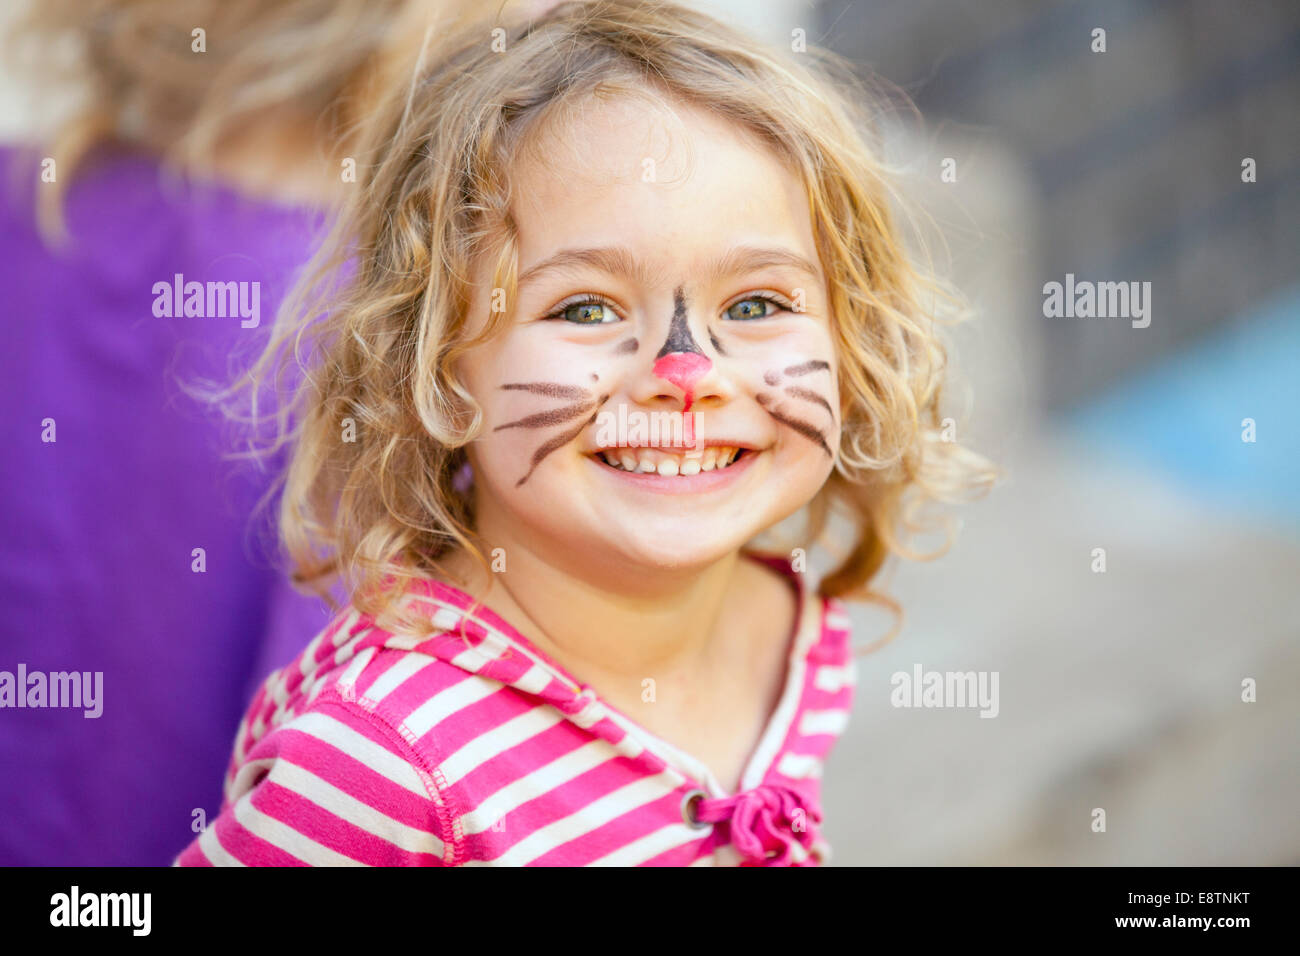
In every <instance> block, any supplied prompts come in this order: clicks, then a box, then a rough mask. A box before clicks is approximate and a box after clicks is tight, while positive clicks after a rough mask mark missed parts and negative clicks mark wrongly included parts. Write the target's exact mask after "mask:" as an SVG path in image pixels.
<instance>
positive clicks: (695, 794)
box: [682, 789, 713, 830]
mask: <svg viewBox="0 0 1300 956" xmlns="http://www.w3.org/2000/svg"><path fill="white" fill-rule="evenodd" d="M707 796H708V794H707V793H705V792H704V791H703V790H698V789H696V790H690V791H687V793H686V796H684V797H682V820H683V821H684V822H685V823H686V824H687V825H688V826H691V827H694V828H695V829H696V830H710V829H712V828H713V824H712V823H702V822H701V821H699V820H697V819H696V818H695V808H696V807H698V806H699V805H700V801H701V800H703V799H704V798H705V797H707Z"/></svg>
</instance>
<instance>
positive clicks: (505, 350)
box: [464, 334, 607, 493]
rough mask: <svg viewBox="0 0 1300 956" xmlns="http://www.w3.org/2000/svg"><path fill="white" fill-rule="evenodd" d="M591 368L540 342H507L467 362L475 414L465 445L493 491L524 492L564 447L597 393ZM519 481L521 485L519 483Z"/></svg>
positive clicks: (594, 405)
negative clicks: (479, 425)
mask: <svg viewBox="0 0 1300 956" xmlns="http://www.w3.org/2000/svg"><path fill="white" fill-rule="evenodd" d="M598 366H599V363H598V362H597V361H595V360H594V357H592V356H591V355H590V354H583V352H582V350H575V349H573V348H571V347H569V348H566V347H565V343H563V342H556V341H554V340H551V341H547V340H546V339H544V338H543V337H540V336H532V337H530V336H528V335H526V334H518V335H511V336H507V339H506V341H504V342H502V343H501V344H500V345H499V346H497V347H496V348H491V349H484V350H483V351H482V352H481V353H479V354H477V355H476V356H475V360H474V362H473V364H472V367H467V368H466V369H465V371H464V381H465V383H466V386H467V387H468V388H469V389H470V392H471V394H473V395H474V397H475V399H476V400H477V401H478V403H479V405H480V407H481V408H482V410H483V430H482V431H481V433H480V435H479V437H478V438H477V439H476V440H475V442H474V443H473V449H472V457H473V459H474V460H476V462H477V464H476V470H478V471H481V472H483V473H484V474H485V477H486V478H488V479H489V480H488V484H489V485H491V486H492V487H493V488H495V489H497V490H498V491H500V492H501V493H511V492H516V491H518V492H521V493H522V492H527V490H528V481H529V480H531V479H532V474H533V472H534V470H535V469H536V468H537V466H538V465H539V464H540V463H541V462H542V461H544V460H546V459H548V458H549V457H550V456H551V455H552V454H554V453H555V452H557V451H559V450H560V449H562V448H563V447H565V446H567V445H569V444H570V443H571V442H572V440H573V439H574V438H575V437H576V436H577V434H578V433H579V432H581V431H582V429H583V428H585V427H586V426H587V425H588V424H589V423H590V420H591V418H592V417H593V416H594V415H595V413H596V411H597V409H598V408H599V406H600V403H601V402H602V401H603V399H604V397H605V396H604V394H603V393H602V392H601V391H600V387H601V386H600V382H601V379H602V377H607V376H601V375H600V374H598V373H597V372H596V371H595V369H596V368H597V367H598ZM521 482H522V484H521Z"/></svg>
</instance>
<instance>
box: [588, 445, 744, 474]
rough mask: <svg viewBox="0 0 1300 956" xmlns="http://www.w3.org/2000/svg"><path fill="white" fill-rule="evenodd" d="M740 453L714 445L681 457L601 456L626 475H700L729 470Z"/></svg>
mask: <svg viewBox="0 0 1300 956" xmlns="http://www.w3.org/2000/svg"><path fill="white" fill-rule="evenodd" d="M739 453H740V449H739V448H737V447H734V446H726V445H714V446H711V447H709V448H705V449H704V450H703V451H691V452H685V453H682V454H678V453H676V452H671V451H664V450H663V449H660V448H607V449H605V450H604V451H602V452H600V457H601V458H602V459H603V460H604V462H605V464H607V465H611V466H613V467H614V468H621V469H622V470H623V471H639V472H644V473H646V474H649V473H650V472H658V473H659V474H661V475H665V476H670V475H687V476H689V475H698V474H699V473H700V472H702V471H713V470H714V469H715V468H726V467H727V466H728V465H730V464H731V463H732V462H733V461H735V460H736V456H737V455H738V454H739Z"/></svg>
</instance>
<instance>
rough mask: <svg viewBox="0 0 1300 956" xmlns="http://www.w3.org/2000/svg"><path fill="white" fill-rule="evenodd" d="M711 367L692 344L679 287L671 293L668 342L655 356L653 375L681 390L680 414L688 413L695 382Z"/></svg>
mask: <svg viewBox="0 0 1300 956" xmlns="http://www.w3.org/2000/svg"><path fill="white" fill-rule="evenodd" d="M711 368H713V362H712V361H710V360H709V358H708V357H707V356H706V355H705V354H704V351H703V350H702V349H701V348H700V347H699V346H698V345H697V344H696V343H695V337H694V336H693V335H691V327H690V325H689V324H688V323H687V320H686V297H685V296H684V295H683V294H682V287H681V286H678V287H677V288H676V289H675V290H674V291H673V318H672V322H671V323H670V324H669V326H668V339H667V340H666V341H665V342H664V345H663V348H661V349H660V350H659V353H658V354H657V355H656V356H655V364H654V373H655V375H657V376H659V377H660V378H662V379H663V380H664V381H666V382H671V383H672V384H674V385H676V386H677V387H678V388H680V389H681V390H682V395H683V396H684V401H685V406H684V407H683V408H682V411H683V412H689V411H690V410H691V403H692V402H694V401H695V383H696V382H698V381H699V380H700V379H701V378H703V377H704V375H705V374H706V373H707V372H708V371H709V369H711Z"/></svg>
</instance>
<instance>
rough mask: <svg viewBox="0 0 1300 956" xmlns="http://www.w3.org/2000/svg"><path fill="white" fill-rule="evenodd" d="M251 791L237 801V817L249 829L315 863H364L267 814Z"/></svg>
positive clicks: (303, 860) (299, 857) (350, 864)
mask: <svg viewBox="0 0 1300 956" xmlns="http://www.w3.org/2000/svg"><path fill="white" fill-rule="evenodd" d="M251 799H252V797H251V795H249V796H246V797H244V798H243V799H241V800H240V801H239V802H238V803H236V804H235V819H236V820H238V821H239V825H240V826H242V827H243V828H244V829H245V830H247V831H248V832H249V833H252V834H253V835H254V836H258V837H261V838H262V839H263V840H265V841H266V842H267V843H269V844H271V845H272V846H275V847H279V848H280V849H281V850H283V851H284V852H286V853H288V854H289V855H290V856H292V857H295V858H297V859H299V860H301V861H302V862H304V863H308V864H311V865H313V866H365V864H364V863H360V862H358V861H357V860H354V859H352V858H351V857H350V856H344V855H343V854H342V853H336V852H334V851H333V850H331V849H330V848H329V847H327V846H321V845H320V844H319V843H317V842H316V841H315V840H313V839H311V838H309V837H306V836H304V835H303V834H301V833H299V832H298V831H297V830H295V829H294V828H293V827H291V826H289V825H288V824H285V823H281V822H280V821H279V820H277V819H275V818H274V817H268V816H267V815H266V814H265V813H263V812H262V811H261V810H259V809H257V808H256V807H255V806H253V805H252V804H251V803H250V802H249V801H250V800H251Z"/></svg>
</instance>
